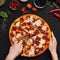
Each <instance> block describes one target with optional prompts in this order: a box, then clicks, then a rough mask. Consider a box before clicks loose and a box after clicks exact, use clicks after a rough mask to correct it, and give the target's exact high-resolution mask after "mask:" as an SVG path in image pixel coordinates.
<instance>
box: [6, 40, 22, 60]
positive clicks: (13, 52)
mask: <svg viewBox="0 0 60 60" xmlns="http://www.w3.org/2000/svg"><path fill="white" fill-rule="evenodd" d="M22 48H23V45H22V40H21V41H20V42H19V43H18V44H16V45H13V46H11V47H10V50H9V54H8V55H7V58H6V60H14V59H15V58H16V57H17V56H18V55H19V54H20V53H21V51H22Z"/></svg>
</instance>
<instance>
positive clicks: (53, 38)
mask: <svg viewBox="0 0 60 60" xmlns="http://www.w3.org/2000/svg"><path fill="white" fill-rule="evenodd" d="M52 40H53V42H54V43H56V42H57V41H56V38H55V36H54V33H53V32H52Z"/></svg>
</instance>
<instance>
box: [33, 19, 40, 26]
mask: <svg viewBox="0 0 60 60" xmlns="http://www.w3.org/2000/svg"><path fill="white" fill-rule="evenodd" d="M40 25H41V21H40V20H37V21H35V22H34V23H33V26H40Z"/></svg>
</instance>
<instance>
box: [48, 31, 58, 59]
mask: <svg viewBox="0 0 60 60" xmlns="http://www.w3.org/2000/svg"><path fill="white" fill-rule="evenodd" d="M56 49H57V41H56V38H55V36H54V34H53V32H52V38H51V39H50V44H49V51H50V53H51V55H52V60H58V55H57V52H56Z"/></svg>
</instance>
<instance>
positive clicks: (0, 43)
mask: <svg viewBox="0 0 60 60" xmlns="http://www.w3.org/2000/svg"><path fill="white" fill-rule="evenodd" d="M9 3H10V0H6V3H5V5H4V6H2V7H0V11H1V10H3V11H5V12H7V13H8V16H9V17H8V18H7V19H6V21H5V25H6V27H5V28H2V27H3V25H2V22H3V19H2V18H1V17H0V60H4V59H5V57H6V56H7V54H8V51H9V48H10V46H11V45H10V42H9V28H10V25H11V23H12V22H13V21H14V20H15V19H16V18H18V17H19V16H21V15H23V14H27V13H31V14H32V13H33V12H31V10H28V11H27V12H26V13H21V12H20V8H21V7H22V6H26V4H27V3H31V4H33V1H32V0H29V1H28V2H27V3H22V2H20V6H19V8H18V9H17V10H16V11H12V10H10V8H9ZM33 6H34V5H33ZM54 8H55V7H54V6H47V7H45V8H44V9H38V12H37V13H33V14H36V15H39V16H41V17H42V18H43V19H45V20H46V22H47V23H48V24H49V25H50V27H51V30H52V31H53V32H54V34H55V36H56V39H57V53H58V57H59V60H60V19H58V18H56V17H55V16H54V15H53V14H50V15H49V14H48V11H50V10H51V9H54ZM16 60H51V55H50V52H49V50H48V49H47V50H46V51H45V52H44V53H43V54H42V55H40V56H37V57H34V58H25V57H21V56H18V57H17V58H16Z"/></svg>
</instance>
